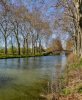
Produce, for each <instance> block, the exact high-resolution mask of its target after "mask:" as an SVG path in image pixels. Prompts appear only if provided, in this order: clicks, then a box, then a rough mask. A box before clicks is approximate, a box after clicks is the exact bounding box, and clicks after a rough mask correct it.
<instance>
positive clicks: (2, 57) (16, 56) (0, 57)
mask: <svg viewBox="0 0 82 100" xmlns="http://www.w3.org/2000/svg"><path fill="white" fill-rule="evenodd" d="M39 56H44V54H35V55H34V54H29V55H22V54H21V55H4V54H3V55H0V59H10V58H27V57H39Z"/></svg>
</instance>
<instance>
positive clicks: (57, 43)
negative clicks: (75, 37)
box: [48, 38, 63, 52]
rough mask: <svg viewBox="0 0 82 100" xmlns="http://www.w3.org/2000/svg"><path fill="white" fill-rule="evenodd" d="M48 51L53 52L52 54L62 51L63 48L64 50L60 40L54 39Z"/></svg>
mask: <svg viewBox="0 0 82 100" xmlns="http://www.w3.org/2000/svg"><path fill="white" fill-rule="evenodd" d="M48 49H49V51H52V52H56V51H62V50H63V48H62V43H61V40H60V38H56V39H53V40H52V41H51V42H50V44H49V48H48Z"/></svg>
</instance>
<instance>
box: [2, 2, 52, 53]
mask: <svg viewBox="0 0 82 100" xmlns="http://www.w3.org/2000/svg"><path fill="white" fill-rule="evenodd" d="M0 9H1V10H0V37H1V38H0V40H1V43H2V44H3V46H2V47H4V52H5V55H7V54H8V50H9V44H10V45H11V50H12V54H15V53H16V52H18V53H17V54H18V55H20V54H21V53H23V54H28V53H29V52H30V51H31V52H32V53H33V54H35V53H41V51H42V50H43V47H42V40H44V41H45V40H46V39H47V38H48V37H49V36H50V35H51V34H50V33H52V32H51V30H50V26H49V23H48V22H47V21H43V20H42V18H41V12H39V11H38V10H36V9H33V11H32V12H29V11H28V9H27V8H26V7H25V6H24V5H20V6H19V5H18V6H16V5H11V4H10V1H8V2H7V1H5V0H0ZM30 47H31V48H32V49H31V50H30V49H29V48H30ZM1 52H3V50H2V51H1ZM31 52H30V53H31Z"/></svg>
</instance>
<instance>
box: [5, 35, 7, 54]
mask: <svg viewBox="0 0 82 100" xmlns="http://www.w3.org/2000/svg"><path fill="white" fill-rule="evenodd" d="M5 55H7V38H6V37H5Z"/></svg>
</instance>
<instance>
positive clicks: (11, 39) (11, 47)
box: [11, 36, 14, 55]
mask: <svg viewBox="0 0 82 100" xmlns="http://www.w3.org/2000/svg"><path fill="white" fill-rule="evenodd" d="M11 48H12V54H13V55H14V46H13V41H12V36H11Z"/></svg>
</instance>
